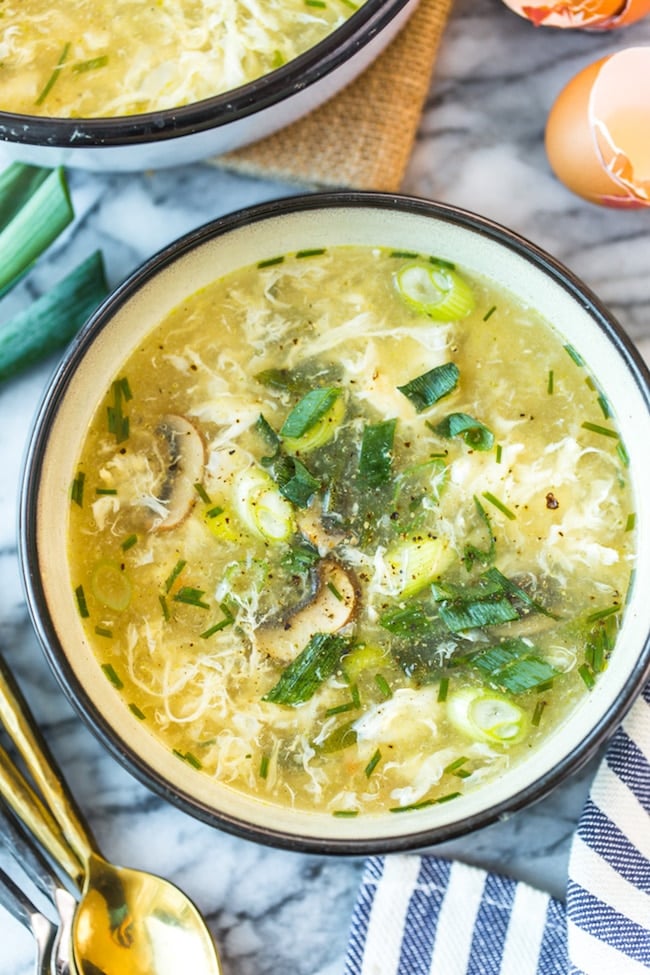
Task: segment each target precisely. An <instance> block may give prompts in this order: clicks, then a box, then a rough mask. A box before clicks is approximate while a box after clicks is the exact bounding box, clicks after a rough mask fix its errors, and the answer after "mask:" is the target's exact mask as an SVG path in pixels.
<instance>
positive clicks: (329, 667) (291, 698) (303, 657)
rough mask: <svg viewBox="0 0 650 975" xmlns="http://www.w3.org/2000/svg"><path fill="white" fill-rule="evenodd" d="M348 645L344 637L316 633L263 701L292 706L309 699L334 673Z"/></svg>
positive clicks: (348, 642)
mask: <svg viewBox="0 0 650 975" xmlns="http://www.w3.org/2000/svg"><path fill="white" fill-rule="evenodd" d="M349 647H350V641H349V640H347V639H346V638H345V637H342V636H335V635H333V634H331V633H315V634H314V636H313V637H312V638H311V640H310V641H309V643H308V644H307V646H306V647H305V648H304V650H302V651H301V652H300V653H299V654H298V656H297V657H296V659H295V660H293V661H292V662H291V663H290V664H289V666H288V667H286V668H285V670H284V671H283V672H282V674H281V675H280V679H279V681H278V682H277V684H276V685H275V687H272V688H271V690H270V691H269V692H268V694H266V695H265V696H264V700H265V701H271V702H273V703H274V704H289V705H294V704H302V703H303V702H304V701H308V700H309V698H310V697H312V696H313V694H314V693H315V692H316V690H317V689H318V688H319V687H320V685H321V684H322V683H323V681H325V680H327V678H328V677H331V676H332V674H333V673H334V672H335V670H336V669H337V667H338V666H339V663H340V661H341V657H342V655H343V654H344V653H345V652H346V650H348V649H349Z"/></svg>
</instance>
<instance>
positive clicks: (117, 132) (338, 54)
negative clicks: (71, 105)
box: [0, 0, 418, 172]
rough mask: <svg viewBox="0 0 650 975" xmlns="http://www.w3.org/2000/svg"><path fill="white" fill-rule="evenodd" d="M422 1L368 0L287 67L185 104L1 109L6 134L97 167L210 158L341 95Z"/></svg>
mask: <svg viewBox="0 0 650 975" xmlns="http://www.w3.org/2000/svg"><path fill="white" fill-rule="evenodd" d="M417 2H418V0H367V2H365V3H364V4H363V6H361V7H360V8H359V9H358V10H357V11H355V13H353V14H352V16H351V17H350V18H349V19H348V20H347V21H345V22H344V23H343V24H342V25H341V26H340V27H338V28H337V29H336V30H334V31H333V32H332V33H331V34H330V35H328V36H327V37H326V38H325V39H324V40H322V41H321V42H320V43H318V44H316V45H315V46H314V47H312V48H311V49H309V50H308V51H306V52H304V53H303V54H301V55H299V56H298V57H296V58H294V59H293V60H292V61H290V62H288V63H287V64H286V65H283V66H282V67H281V68H278V69H276V70H274V71H272V72H270V73H269V74H266V75H263V76H262V77H261V78H258V79H256V80H255V81H252V82H250V83H249V84H246V85H242V86H241V87H239V88H236V89H233V90H231V91H227V92H224V93H223V94H220V95H215V96H214V97H213V98H207V99H204V100H203V101H200V102H194V103H192V104H189V105H183V106H181V107H179V108H173V109H166V110H163V111H157V112H149V113H145V114H142V115H129V116H124V117H118V118H97V119H84V118H74V119H66V118H47V117H41V116H27V115H18V114H13V113H10V112H3V111H0V142H1V143H4V148H5V150H6V152H7V154H9V155H11V156H12V157H14V158H16V159H20V160H22V161H23V162H29V163H34V164H35V165H39V166H59V165H63V166H70V167H78V168H81V169H88V170H95V171H109V172H112V171H138V170H143V169H160V168H163V167H169V166H179V165H183V164H185V163H192V162H196V161H198V160H202V159H207V158H208V157H209V156H212V155H218V154H220V153H223V152H227V151H229V150H231V149H236V148H238V147H240V146H243V145H246V144H247V143H249V142H254V141H257V140H258V139H262V138H264V137H265V136H267V135H270V134H271V133H272V132H275V131H277V130H278V129H280V128H283V127H284V126H286V125H289V124H290V123H291V122H294V121H296V120H297V119H298V118H300V117H301V116H303V115H305V114H307V113H308V112H310V111H312V109H314V108H316V107H317V106H318V105H320V104H322V103H323V102H324V101H326V100H327V99H328V98H331V97H332V96H333V95H334V94H336V92H338V91H340V90H341V89H342V88H343V87H344V86H345V85H347V84H349V83H350V82H351V81H352V80H353V79H354V78H355V77H356V76H357V75H358V74H360V72H361V71H363V70H364V69H365V68H366V67H368V65H369V64H370V63H371V62H372V61H373V60H374V59H375V58H376V57H377V56H378V55H379V53H380V52H381V51H382V50H383V49H384V47H385V46H386V45H387V44H388V43H389V42H390V41H391V40H392V39H393V38H394V37H395V36H396V34H397V33H398V32H399V30H400V29H401V28H402V27H403V26H404V24H405V23H406V21H407V19H408V17H409V16H410V15H411V13H412V12H413V10H414V9H415V7H416V6H417Z"/></svg>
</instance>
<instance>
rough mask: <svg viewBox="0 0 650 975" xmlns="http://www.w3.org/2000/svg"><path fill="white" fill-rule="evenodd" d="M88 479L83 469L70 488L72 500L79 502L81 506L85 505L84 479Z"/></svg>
mask: <svg viewBox="0 0 650 975" xmlns="http://www.w3.org/2000/svg"><path fill="white" fill-rule="evenodd" d="M85 480H86V475H85V474H84V472H83V471H79V473H78V474H77V476H76V477H75V479H74V481H73V482H72V488H71V490H70V500H71V501H74V503H75V504H78V505H79V507H80V508H83V506H84V481H85Z"/></svg>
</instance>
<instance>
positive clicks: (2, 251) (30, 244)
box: [0, 168, 74, 296]
mask: <svg viewBox="0 0 650 975" xmlns="http://www.w3.org/2000/svg"><path fill="white" fill-rule="evenodd" d="M73 216H74V213H73V210H72V203H71V202H70V195H69V193H68V187H67V183H66V180H65V175H64V172H63V170H62V169H61V168H58V169H54V170H52V172H51V173H50V174H49V176H48V177H47V179H46V180H44V182H42V183H41V184H40V186H39V187H38V189H37V190H36V192H34V193H33V194H32V195H31V196H30V197H29V199H28V200H26V202H25V203H24V204H23V206H22V207H21V208H20V210H19V211H18V212H17V213H16V214H15V216H14V217H13V219H12V220H10V221H9V223H8V224H7V225H6V227H4V229H3V230H2V232H1V233H0V296H1V295H3V294H5V293H6V292H7V291H8V290H9V289H10V288H11V287H12V286H13V285H14V284H15V283H16V281H17V280H18V279H19V278H20V277H22V275H23V274H24V273H25V271H27V269H28V268H29V267H30V266H31V265H32V264H33V262H34V261H35V260H36V258H37V257H38V256H39V255H40V254H42V252H43V251H44V250H45V249H46V248H47V247H49V245H50V244H51V243H52V241H54V240H55V239H56V238H57V237H58V236H59V234H60V233H61V231H62V230H64V228H65V227H67V226H68V224H69V223H70V222H71V220H72V218H73Z"/></svg>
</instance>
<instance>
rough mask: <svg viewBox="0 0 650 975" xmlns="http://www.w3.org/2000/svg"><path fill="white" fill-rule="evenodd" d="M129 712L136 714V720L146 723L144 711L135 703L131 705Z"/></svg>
mask: <svg viewBox="0 0 650 975" xmlns="http://www.w3.org/2000/svg"><path fill="white" fill-rule="evenodd" d="M129 711H131V712H132V713H133V714H135V716H136V718H138V719H139V720H140V721H144V720H145V719H146V717H147V716H146V714H145V713H144V711H141V710H140V708H139V707H138V705H137V704H134V703H133V702H131V703H130V704H129Z"/></svg>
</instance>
